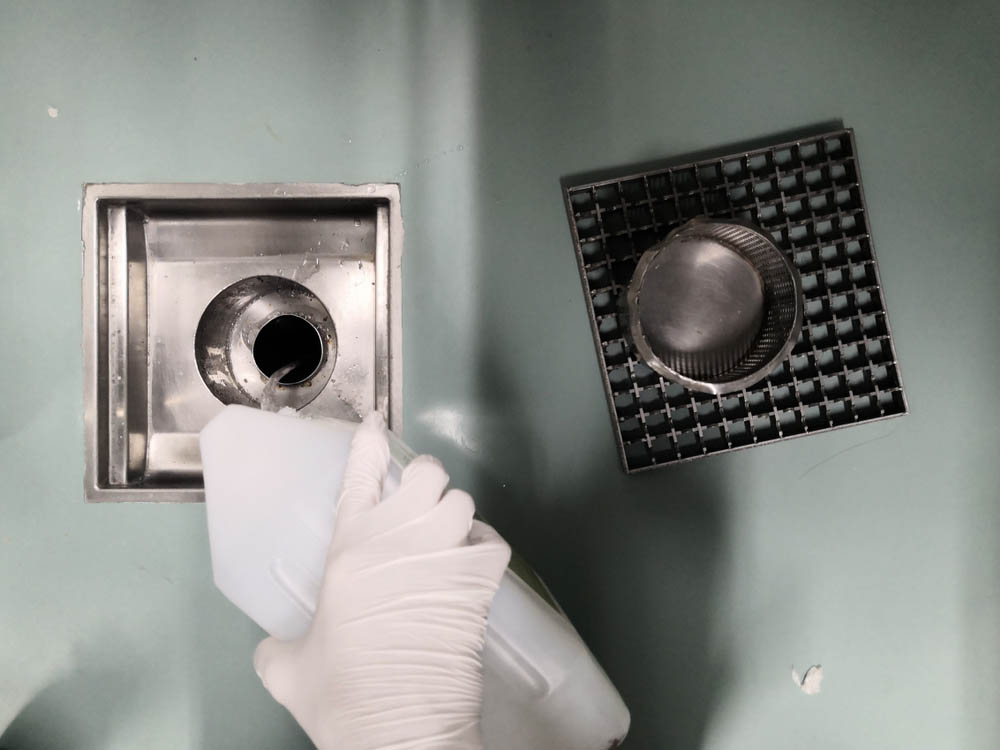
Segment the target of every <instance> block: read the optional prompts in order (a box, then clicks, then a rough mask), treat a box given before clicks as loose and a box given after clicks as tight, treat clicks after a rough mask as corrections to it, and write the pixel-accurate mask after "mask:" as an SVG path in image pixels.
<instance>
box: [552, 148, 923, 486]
mask: <svg viewBox="0 0 1000 750" xmlns="http://www.w3.org/2000/svg"><path fill="white" fill-rule="evenodd" d="M566 202H567V209H568V211H569V215H570V224H571V228H572V232H573V239H574V242H575V244H576V252H577V261H578V263H579V266H580V274H581V277H582V279H583V286H584V293H585V295H586V298H587V303H588V310H589V313H590V317H591V323H592V326H593V331H594V340H595V343H596V345H597V353H598V357H599V359H600V362H601V368H602V372H603V375H604V385H605V390H606V392H607V396H608V403H609V407H610V409H611V412H612V416H613V419H614V424H615V432H616V435H617V438H618V445H619V451H620V453H621V459H622V462H623V465H624V467H625V470H626V471H628V472H634V471H640V470H644V469H649V468H653V467H656V466H662V465H665V464H671V463H677V462H679V461H685V460H690V459H693V458H699V457H701V456H706V455H711V454H716V453H723V452H725V451H729V450H735V449H739V448H746V447H750V446H753V445H760V444H762V443H769V442H774V441H776V440H782V439H785V438H790V437H795V436H799V435H805V434H812V433H815V432H822V431H825V430H830V429H834V428H837V427H843V426H846V425H850V424H856V423H859V422H868V421H872V420H875V419H882V418H886V417H892V416H897V415H900V414H905V413H906V411H907V405H906V397H905V395H904V393H903V387H902V383H901V381H900V377H899V368H898V364H897V361H896V355H895V351H894V349H893V345H892V338H891V335H890V331H889V322H888V320H887V318H886V312H885V300H884V297H883V295H882V288H881V283H880V281H879V274H878V266H877V264H876V261H875V251H874V248H873V247H872V240H871V235H870V234H869V232H868V223H867V219H866V209H865V202H864V192H863V190H862V186H861V176H860V170H859V168H858V160H857V156H856V149H855V143H854V134H853V131H851V130H849V129H847V130H838V131H834V132H830V133H826V134H823V135H819V136H813V137H810V138H804V139H801V140H798V141H795V142H791V143H783V144H780V145H776V146H771V147H768V148H763V149H757V150H753V151H748V152H742V153H738V154H733V155H729V156H724V157H721V158H717V159H707V160H702V161H698V162H694V163H691V164H683V165H679V166H674V167H670V168H666V169H659V170H656V171H651V172H646V173H642V174H637V175H630V176H626V177H621V178H618V179H610V180H602V181H600V182H590V183H586V184H581V185H575V186H570V187H567V188H566ZM695 216H710V217H712V218H720V219H725V218H739V219H743V220H746V221H750V222H752V223H754V224H756V225H757V226H759V227H761V228H763V229H764V230H765V231H766V232H770V233H771V235H772V237H773V238H774V241H775V243H776V244H777V245H778V247H779V248H781V249H782V250H783V251H785V252H786V253H788V255H789V257H790V258H791V259H792V261H793V262H794V263H795V266H796V267H797V268H798V270H799V273H800V275H801V277H802V288H803V295H804V300H803V305H804V313H805V319H804V322H803V326H802V333H801V335H800V336H799V340H798V342H797V344H796V346H795V348H794V349H793V350H792V354H791V356H790V357H789V358H788V359H786V360H785V361H784V362H783V363H782V364H781V365H779V366H778V367H777V369H775V370H774V372H772V373H771V374H770V375H769V376H768V377H767V379H766V380H764V381H762V382H760V383H758V384H756V385H755V386H753V387H751V388H747V389H745V390H742V391H737V392H735V393H730V394H724V395H721V396H713V395H710V394H705V393H698V392H695V391H691V390H688V389H686V388H684V387H683V386H681V385H678V384H676V383H671V382H670V381H667V380H664V379H663V378H662V377H660V376H659V375H658V374H657V373H655V372H653V370H651V369H650V368H649V367H647V366H646V365H645V364H644V363H643V362H642V361H641V360H640V359H639V358H638V356H637V355H636V354H635V353H634V352H633V351H632V348H631V346H630V344H629V341H628V340H627V338H626V325H627V323H626V320H625V316H624V315H623V314H622V311H623V309H624V308H623V304H622V303H623V300H624V299H625V294H626V291H627V289H628V284H629V281H630V279H631V277H632V271H633V270H634V268H635V266H636V263H637V262H638V260H639V257H640V256H641V255H642V253H643V252H644V251H645V250H647V249H648V248H649V247H651V246H652V245H654V244H655V243H656V242H658V241H660V240H661V239H663V237H665V236H666V235H667V233H668V232H670V230H672V229H674V228H675V227H677V226H679V225H680V224H682V223H684V222H685V221H687V220H688V219H691V218H694V217H695Z"/></svg>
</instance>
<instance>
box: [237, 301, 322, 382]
mask: <svg viewBox="0 0 1000 750" xmlns="http://www.w3.org/2000/svg"><path fill="white" fill-rule="evenodd" d="M253 359H254V362H255V363H256V364H257V368H258V369H259V370H260V371H261V372H262V373H263V374H264V376H265V377H271V376H272V375H273V374H274V373H275V372H277V371H278V370H279V369H281V368H282V367H285V366H286V365H290V364H292V363H293V362H295V363H297V365H296V367H295V368H294V369H293V370H292V371H291V372H289V373H287V374H286V375H285V376H284V377H283V378H282V379H281V380H279V381H278V382H279V383H281V385H298V384H299V383H304V382H305V381H307V380H309V378H311V377H312V376H313V375H315V374H316V371H317V370H318V369H319V368H320V365H322V364H323V339H322V338H321V337H320V333H319V331H317V330H316V327H315V326H313V324H312V323H310V322H309V321H308V320H305V319H304V318H300V317H299V316H298V315H279V316H278V317H276V318H274V319H273V320H270V321H268V322H267V323H266V324H265V325H264V327H263V328H261V329H260V332H259V333H258V334H257V339H256V340H255V341H254V342H253Z"/></svg>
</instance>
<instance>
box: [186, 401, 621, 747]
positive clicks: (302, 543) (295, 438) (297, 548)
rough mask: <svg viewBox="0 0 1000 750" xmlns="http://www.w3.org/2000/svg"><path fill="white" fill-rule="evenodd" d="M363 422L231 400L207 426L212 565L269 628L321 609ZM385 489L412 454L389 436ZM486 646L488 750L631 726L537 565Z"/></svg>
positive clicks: (505, 593) (579, 743)
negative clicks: (354, 441)
mask: <svg viewBox="0 0 1000 750" xmlns="http://www.w3.org/2000/svg"><path fill="white" fill-rule="evenodd" d="M354 428H355V425H354V424H353V423H351V422H343V421H339V420H331V419H308V418H304V417H300V416H297V415H295V414H285V413H277V414H274V413H266V412H263V411H259V410H257V409H251V408H248V407H244V406H227V407H226V408H225V409H224V410H223V411H222V412H221V413H220V414H219V415H218V416H217V417H216V418H215V419H213V420H212V422H210V423H209V424H208V425H207V426H206V427H205V429H204V430H203V432H202V434H201V452H202V459H203V465H204V476H205V498H206V513H207V518H208V532H209V542H210V545H211V554H212V570H213V574H214V577H215V583H216V585H217V586H218V587H219V589H220V590H221V591H222V593H223V594H225V596H226V597H227V598H228V599H229V600H230V601H231V602H232V603H233V604H235V605H236V606H237V607H239V608H240V609H241V610H242V611H243V612H245V613H246V614H247V615H248V616H250V617H251V618H252V619H253V620H254V621H255V622H256V623H257V624H258V625H260V626H261V627H262V628H263V629H264V630H265V631H267V632H268V633H269V634H270V635H273V636H276V637H278V638H282V639H290V638H296V637H298V636H299V635H301V634H302V633H303V632H305V630H306V628H307V627H308V625H309V622H310V620H311V618H312V614H313V612H314V610H315V605H316V595H317V592H318V590H319V586H320V582H321V577H322V574H323V566H324V561H325V556H326V550H327V547H328V546H329V542H330V538H331V536H332V533H333V525H334V521H335V519H336V498H337V497H338V495H339V490H340V481H341V476H342V473H343V470H344V467H345V464H346V461H347V455H348V451H349V449H350V443H351V438H352V436H353V433H354ZM390 446H391V449H392V456H393V459H392V463H391V466H390V471H389V477H388V479H387V480H386V486H385V490H386V491H391V490H392V489H393V488H394V487H395V486H398V482H399V477H400V474H401V472H402V467H403V466H405V465H406V463H407V462H408V461H409V460H410V459H411V458H412V453H411V452H410V451H409V449H407V448H406V446H405V445H403V444H402V443H401V442H400V441H399V440H397V439H392V438H391V439H390ZM512 568H516V569H517V570H518V571H519V573H515V572H514V570H513V569H508V571H507V573H506V574H505V576H504V578H503V580H502V581H501V584H500V589H499V590H498V592H497V595H496V598H495V599H494V601H493V605H492V607H491V609H490V615H489V621H488V625H487V633H486V646H485V649H484V653H483V671H484V681H485V685H484V696H483V716H482V728H483V743H484V745H485V748H486V750H605V748H610V747H615V746H616V745H617V743H619V742H620V741H621V739H622V738H623V737H624V736H625V734H626V732H627V731H628V725H629V713H628V709H627V708H626V707H625V704H624V703H623V702H622V699H621V697H620V696H619V694H618V691H617V690H616V689H615V687H614V685H612V684H611V681H610V680H609V679H608V677H607V675H605V673H604V671H603V670H602V669H601V667H600V665H599V664H598V663H597V661H596V660H595V659H594V657H593V655H592V654H591V653H590V651H589V650H588V649H587V647H586V645H585V644H584V643H583V641H582V640H581V638H580V636H579V635H578V634H577V632H576V630H574V629H573V626H572V625H571V624H570V622H569V620H568V619H567V618H566V616H565V615H564V614H563V613H562V611H561V610H559V609H558V605H556V604H555V602H554V600H552V599H551V596H550V595H549V594H548V591H547V590H546V589H545V588H544V585H543V584H541V582H540V581H539V580H538V578H537V576H535V575H534V573H533V572H531V571H530V569H527V568H526V567H520V566H517V565H514V564H513V563H512Z"/></svg>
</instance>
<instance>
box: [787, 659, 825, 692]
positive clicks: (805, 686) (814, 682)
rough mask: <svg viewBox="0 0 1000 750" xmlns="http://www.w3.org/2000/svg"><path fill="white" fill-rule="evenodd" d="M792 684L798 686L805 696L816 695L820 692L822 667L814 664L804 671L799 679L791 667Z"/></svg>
mask: <svg viewBox="0 0 1000 750" xmlns="http://www.w3.org/2000/svg"><path fill="white" fill-rule="evenodd" d="M792 682H794V683H795V684H796V685H798V686H799V690H801V691H802V692H803V693H805V694H806V695H816V694H817V693H819V691H820V683H822V682H823V667H821V666H820V665H819V664H815V665H813V666H811V667H809V669H807V670H806V673H805V674H804V675H802V677H799V673H798V672H796V671H795V667H792Z"/></svg>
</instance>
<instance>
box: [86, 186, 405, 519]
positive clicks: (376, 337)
mask: <svg viewBox="0 0 1000 750" xmlns="http://www.w3.org/2000/svg"><path fill="white" fill-rule="evenodd" d="M83 241H84V279H83V337H84V347H83V350H84V388H85V392H84V409H85V412H84V425H85V429H86V433H85V438H86V463H85V466H86V479H85V487H86V497H87V499H88V500H89V501H106V500H115V501H117V500H127V501H161V502H162V501H167V502H177V501H192V500H201V499H202V476H201V454H200V452H199V448H198V433H199V432H200V431H201V429H202V427H204V426H205V425H206V424H207V423H208V422H209V421H210V420H211V419H212V418H213V417H214V416H215V415H216V414H217V413H218V412H219V410H220V409H222V408H223V406H224V404H227V403H240V404H249V405H256V404H258V403H260V401H261V399H262V397H263V395H264V385H265V383H266V382H267V379H268V376H269V375H272V374H274V373H275V372H277V371H278V370H280V369H281V368H283V367H285V366H286V365H289V364H297V365H298V366H297V367H295V368H294V369H293V370H292V371H291V372H287V373H286V374H285V375H284V376H281V380H280V381H279V383H278V386H277V388H275V389H274V391H273V393H270V394H269V398H268V403H269V404H270V405H272V406H278V407H280V406H282V405H285V406H292V407H295V408H301V409H302V413H303V414H304V415H307V416H323V417H327V416H328V417H337V418H341V419H349V420H359V419H361V418H362V417H363V416H364V415H365V414H367V413H369V412H371V411H372V410H373V409H378V410H380V411H382V412H383V413H385V414H386V415H387V419H388V422H389V425H390V427H391V428H392V429H393V430H394V431H396V432H400V431H401V429H402V405H401V395H402V357H401V347H402V331H401V322H402V315H401V305H400V284H401V275H400V266H401V254H402V243H403V226H402V216H401V213H400V204H399V188H398V187H397V186H396V185H384V184H369V185H337V184H265V185H203V184H166V185H160V184H152V185H122V184H114V185H88V186H86V188H85V190H84V205H83Z"/></svg>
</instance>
